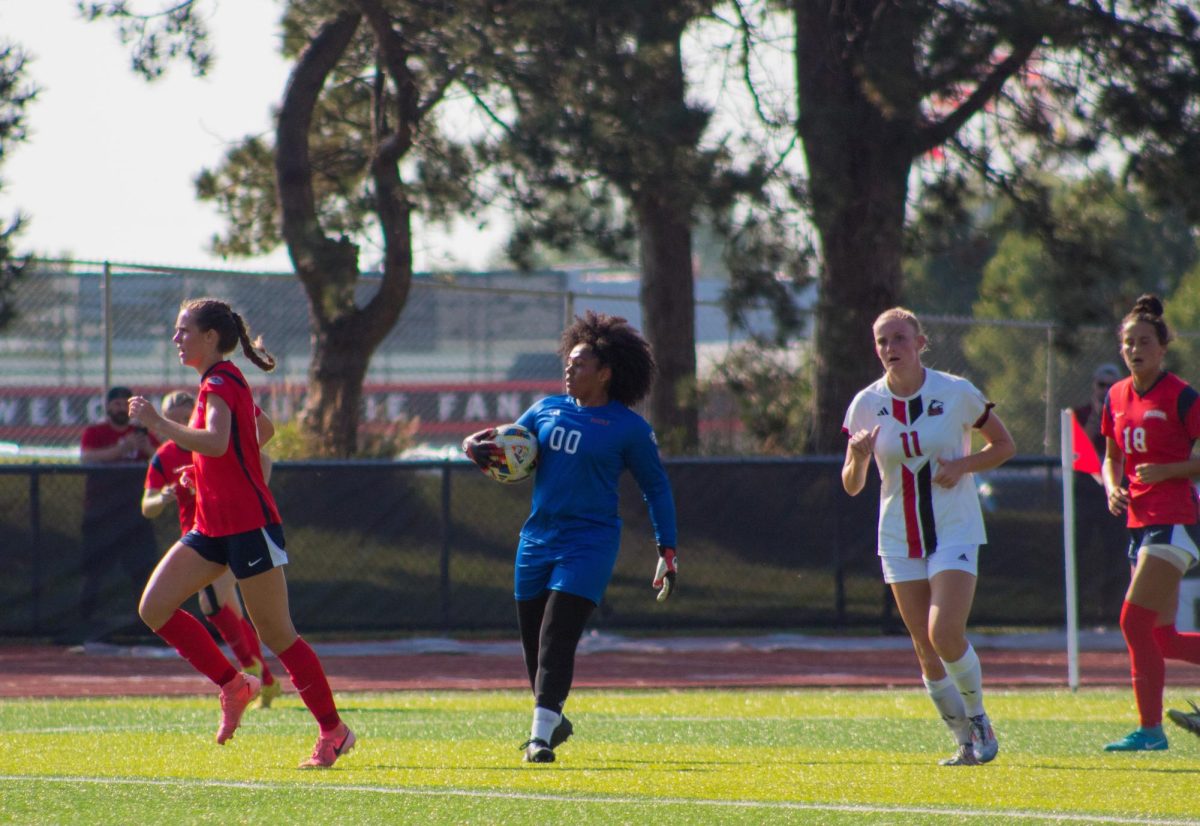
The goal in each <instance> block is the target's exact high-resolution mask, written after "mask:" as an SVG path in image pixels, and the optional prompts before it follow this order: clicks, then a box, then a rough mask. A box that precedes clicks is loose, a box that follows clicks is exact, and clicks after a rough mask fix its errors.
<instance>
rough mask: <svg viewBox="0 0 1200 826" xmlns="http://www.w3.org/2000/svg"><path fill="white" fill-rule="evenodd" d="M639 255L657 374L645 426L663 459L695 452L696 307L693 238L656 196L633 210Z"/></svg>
mask: <svg viewBox="0 0 1200 826" xmlns="http://www.w3.org/2000/svg"><path fill="white" fill-rule="evenodd" d="M636 210H637V220H638V238H639V240H640V242H641V250H642V262H641V266H642V284H641V304H642V327H643V330H642V332H643V333H644V334H645V336H646V340H647V341H648V342H649V343H650V347H651V349H652V350H653V351H654V358H655V360H656V362H657V363H658V372H657V376H656V377H655V381H654V384H653V385H652V386H651V389H650V399H649V408H650V409H649V412H650V421H651V422H653V423H654V427H655V430H656V431H657V434H658V439H659V443H660V444H661V445H662V447H663V449H664V450H666V451H667V452H668V453H679V452H686V451H691V450H695V448H696V445H697V444H698V443H699V433H700V430H699V418H700V417H699V412H698V409H697V405H696V393H695V384H696V302H695V275H694V273H693V271H692V232H691V229H690V227H689V226H688V225H687V223H686V222H685V221H682V220H680V216H679V214H678V206H677V205H674V204H669V203H664V202H663V201H662V199H660V198H659V197H657V196H656V195H649V196H645V197H642V198H641V199H639V200H638V202H637V204H636Z"/></svg>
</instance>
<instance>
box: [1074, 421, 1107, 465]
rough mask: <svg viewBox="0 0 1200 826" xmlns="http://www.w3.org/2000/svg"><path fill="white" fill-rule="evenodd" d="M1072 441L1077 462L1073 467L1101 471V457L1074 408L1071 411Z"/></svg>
mask: <svg viewBox="0 0 1200 826" xmlns="http://www.w3.org/2000/svg"><path fill="white" fill-rule="evenodd" d="M1071 441H1072V442H1073V443H1074V444H1073V447H1074V448H1075V450H1074V453H1075V464H1074V465H1072V468H1073V469H1075V470H1077V471H1079V472H1080V473H1099V472H1100V457H1099V456H1097V455H1096V446H1095V445H1093V444H1092V440H1091V439H1089V438H1088V435H1087V433H1086V432H1084V429H1083V425H1081V424H1080V423H1079V418H1078V417H1077V416H1076V415H1075V411H1074V410H1072V411H1071Z"/></svg>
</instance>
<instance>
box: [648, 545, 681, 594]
mask: <svg viewBox="0 0 1200 826" xmlns="http://www.w3.org/2000/svg"><path fill="white" fill-rule="evenodd" d="M678 573H679V559H678V557H676V555H675V549H674V548H664V547H662V546H661V545H660V546H659V547H658V567H657V568H655V569H654V583H653V584H654V587H655V588H657V589H658V597H657V599H658V601H659V602H665V601H666V599H667V597H669V596H671V592H672V591H674V590H675V577H676V575H677V574H678Z"/></svg>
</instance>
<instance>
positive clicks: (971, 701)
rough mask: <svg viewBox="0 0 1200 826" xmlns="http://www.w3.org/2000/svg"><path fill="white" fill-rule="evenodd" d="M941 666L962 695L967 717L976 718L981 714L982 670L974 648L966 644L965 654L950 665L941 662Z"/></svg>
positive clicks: (943, 661)
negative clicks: (944, 667)
mask: <svg viewBox="0 0 1200 826" xmlns="http://www.w3.org/2000/svg"><path fill="white" fill-rule="evenodd" d="M942 664H943V665H944V666H946V673H947V674H949V675H950V678H951V679H952V680H954V684H955V685H956V686H958V691H959V693H960V694H962V698H963V705H964V706H966V708H967V716H968V717H978V716H979V715H980V714H983V668H982V666H980V664H979V656H978V655H977V654H976V653H975V648H974V646H972V645H971V644H970V643H967V653H965V654H963V655H962V657H960V658H959V659H958V660H957V661H955V662H952V663H948V662H946V661H945V660H942Z"/></svg>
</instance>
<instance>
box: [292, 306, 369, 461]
mask: <svg viewBox="0 0 1200 826" xmlns="http://www.w3.org/2000/svg"><path fill="white" fill-rule="evenodd" d="M312 344H313V353H312V361H311V362H310V363H309V367H308V395H307V397H306V398H305V401H304V409H303V410H302V411H301V413H300V417H301V418H300V422H301V426H302V427H303V429H304V432H305V434H306V436H307V437H308V440H309V443H310V445H311V446H312V447H313V448H314V449H315V451H316V453H317V455H319V456H326V457H348V456H353V455H354V453H355V451H356V449H357V447H358V416H359V409H360V408H361V405H362V385H363V379H364V378H365V377H366V374H367V366H368V365H369V364H370V361H371V352H372V350H373V349H374V348H367V347H365V346H364V344H365V342H364V340H363V337H362V335H361V333H360V331H359V330H358V328H357V326H356V324H355V323H354V319H353V318H344V319H342V320H340V321H336V322H332V323H325V324H321V325H316V326H315V327H314V329H313V336H312Z"/></svg>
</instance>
